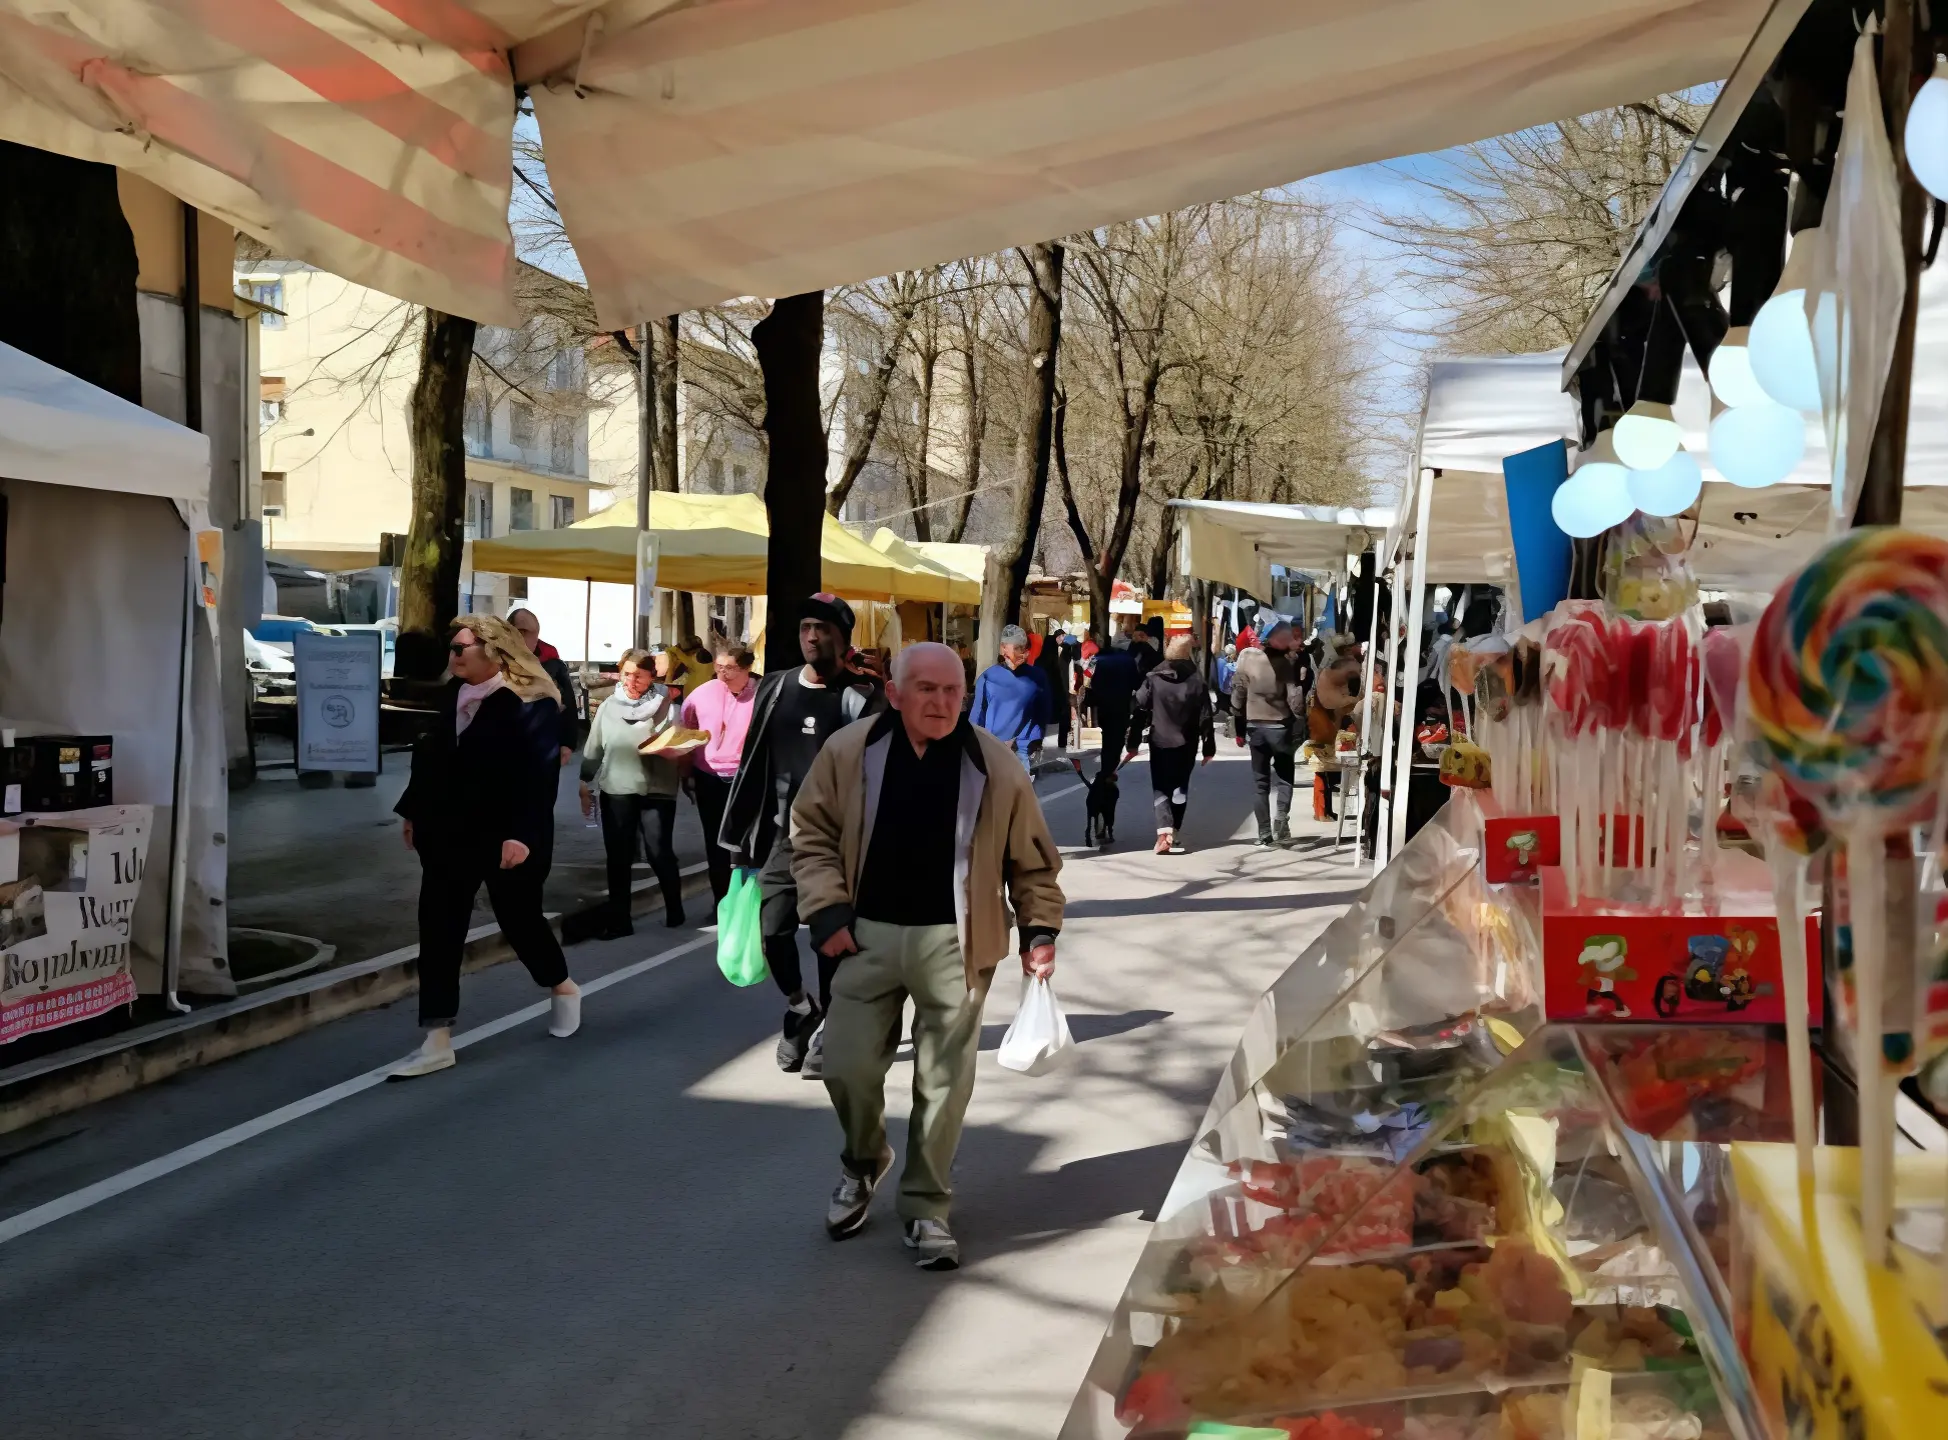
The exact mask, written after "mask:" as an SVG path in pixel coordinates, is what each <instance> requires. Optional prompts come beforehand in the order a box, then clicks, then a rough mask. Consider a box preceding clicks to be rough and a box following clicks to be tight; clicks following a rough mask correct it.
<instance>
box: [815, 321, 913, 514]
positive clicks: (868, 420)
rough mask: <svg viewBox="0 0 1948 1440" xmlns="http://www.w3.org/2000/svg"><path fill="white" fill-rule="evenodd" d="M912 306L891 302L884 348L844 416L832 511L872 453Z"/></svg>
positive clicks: (828, 499) (827, 501)
mask: <svg viewBox="0 0 1948 1440" xmlns="http://www.w3.org/2000/svg"><path fill="white" fill-rule="evenodd" d="M914 308H915V307H914V306H913V305H911V304H908V303H906V302H904V301H902V302H900V303H897V304H895V305H894V306H893V331H892V334H891V335H889V336H888V337H887V339H886V351H885V353H884V354H882V355H881V356H880V357H879V363H878V364H876V365H874V366H873V368H872V371H871V373H870V374H868V375H867V377H866V390H865V393H864V394H863V395H861V396H860V397H859V411H858V413H857V414H856V415H852V416H849V417H848V423H847V425H846V427H845V462H844V464H843V465H842V466H841V467H840V469H839V483H838V484H836V485H834V486H833V487H832V490H831V493H830V494H828V495H827V496H826V497H825V508H826V509H827V510H828V511H829V512H831V513H832V514H834V515H836V514H838V513H839V511H840V510H842V509H844V508H845V502H846V497H847V496H849V495H851V494H852V487H853V485H854V483H855V482H857V480H858V479H859V473H860V471H862V470H864V469H865V468H866V461H867V460H868V459H869V458H870V457H871V455H872V449H873V440H874V438H875V437H876V436H877V435H878V434H879V420H880V417H881V416H882V415H884V414H885V413H886V397H887V395H888V394H890V393H891V392H892V388H893V372H894V371H895V370H897V369H898V368H899V363H900V352H901V351H902V350H904V349H905V348H906V332H907V330H908V328H909V327H910V326H911V325H912V324H913V311H914Z"/></svg>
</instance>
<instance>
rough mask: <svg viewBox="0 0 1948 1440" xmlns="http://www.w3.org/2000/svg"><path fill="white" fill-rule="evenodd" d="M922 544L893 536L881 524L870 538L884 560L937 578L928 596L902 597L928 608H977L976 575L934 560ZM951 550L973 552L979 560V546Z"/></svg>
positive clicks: (978, 585) (977, 578) (977, 587)
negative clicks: (928, 605) (932, 606)
mask: <svg viewBox="0 0 1948 1440" xmlns="http://www.w3.org/2000/svg"><path fill="white" fill-rule="evenodd" d="M922 543H924V542H916V541H912V540H907V539H904V538H903V537H901V536H899V535H895V534H894V533H893V532H892V531H891V530H888V529H887V528H886V527H885V526H884V525H882V526H880V527H879V531H878V533H877V534H875V535H874V536H873V539H872V547H873V549H875V550H877V551H878V552H879V553H880V554H882V555H884V556H885V557H886V558H887V559H889V560H892V561H894V562H896V563H897V564H899V565H902V566H904V567H905V568H907V569H908V570H918V571H921V572H923V573H925V574H928V575H932V576H935V577H937V578H936V583H935V586H934V590H933V593H931V594H927V595H917V594H916V595H908V596H904V597H902V598H905V599H909V600H924V601H926V602H927V603H928V604H930V605H979V604H980V603H981V579H980V575H979V573H978V572H977V573H976V574H975V575H974V576H973V577H972V578H969V577H968V576H967V575H966V574H965V573H963V572H962V571H960V570H959V569H957V568H956V567H955V566H953V565H950V564H947V563H946V562H944V561H942V560H940V559H937V558H936V557H934V556H933V555H931V554H929V553H928V552H927V551H926V550H924V549H922V548H921V544H922ZM949 548H951V549H954V550H972V551H973V552H974V553H975V555H976V556H977V557H978V556H979V555H980V554H981V547H980V546H978V545H955V546H951V547H949Z"/></svg>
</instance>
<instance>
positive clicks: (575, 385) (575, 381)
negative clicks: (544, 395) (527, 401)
mask: <svg viewBox="0 0 1948 1440" xmlns="http://www.w3.org/2000/svg"><path fill="white" fill-rule="evenodd" d="M581 358H582V355H581V352H580V351H579V350H557V351H556V352H555V355H554V358H553V359H552V360H550V361H549V362H548V387H549V388H550V389H552V390H579V389H581V388H582V367H581V365H580V364H579V363H578V362H579V361H580V360H581Z"/></svg>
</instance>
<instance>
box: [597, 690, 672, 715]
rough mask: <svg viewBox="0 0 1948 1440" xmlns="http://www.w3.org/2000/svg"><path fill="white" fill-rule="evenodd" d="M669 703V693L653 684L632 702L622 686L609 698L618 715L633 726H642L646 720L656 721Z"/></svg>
mask: <svg viewBox="0 0 1948 1440" xmlns="http://www.w3.org/2000/svg"><path fill="white" fill-rule="evenodd" d="M668 703H669V691H667V690H665V689H664V688H663V687H662V686H661V685H655V684H652V685H651V686H650V687H649V688H648V689H647V690H645V691H643V693H642V694H641V696H639V697H638V698H637V699H634V700H631V699H630V698H629V697H628V696H627V695H625V694H624V693H623V691H622V687H621V686H620V685H618V686H616V688H615V690H614V692H613V693H612V694H611V695H610V696H609V704H611V705H613V706H615V707H616V713H617V714H618V715H620V716H621V717H622V718H623V719H624V720H626V721H628V722H629V723H630V724H631V725H640V724H641V723H642V722H643V721H645V720H654V719H655V718H656V716H657V712H658V711H659V710H660V709H661V708H662V707H663V706H665V705H667V704H668Z"/></svg>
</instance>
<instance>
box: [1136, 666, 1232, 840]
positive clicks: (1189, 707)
mask: <svg viewBox="0 0 1948 1440" xmlns="http://www.w3.org/2000/svg"><path fill="white" fill-rule="evenodd" d="M1163 653H1164V658H1163V659H1162V660H1161V661H1159V662H1158V663H1157V665H1156V666H1155V667H1154V668H1153V669H1152V670H1151V671H1150V673H1149V674H1147V675H1145V676H1144V677H1143V683H1142V684H1141V685H1139V686H1137V687H1136V696H1135V698H1134V699H1133V700H1132V702H1131V705H1130V738H1129V743H1128V745H1127V746H1126V747H1125V748H1126V749H1127V750H1128V751H1129V755H1130V758H1131V759H1135V758H1136V751H1137V747H1138V746H1140V745H1141V744H1142V743H1143V732H1144V729H1145V728H1146V727H1147V728H1148V729H1149V732H1150V788H1151V789H1152V790H1153V791H1155V792H1156V807H1157V854H1159V855H1182V854H1184V853H1185V847H1184V844H1183V842H1182V841H1181V840H1180V839H1179V838H1178V837H1179V835H1181V834H1182V832H1183V828H1184V809H1185V807H1186V806H1188V805H1189V804H1190V775H1191V771H1192V770H1194V769H1196V768H1197V750H1198V746H1199V745H1200V744H1201V745H1202V746H1203V750H1204V761H1205V763H1206V764H1209V763H1210V759H1211V757H1212V756H1213V755H1215V754H1216V753H1217V735H1216V732H1215V730H1214V728H1213V724H1212V719H1213V714H1214V712H1213V710H1212V707H1211V692H1210V690H1209V688H1208V687H1206V685H1205V684H1204V677H1203V676H1202V675H1200V674H1198V673H1197V667H1196V666H1195V665H1193V664H1192V663H1191V658H1190V636H1188V635H1179V636H1177V637H1176V638H1175V639H1173V640H1172V641H1171V642H1170V643H1169V644H1168V645H1167V646H1165V648H1164V652H1163Z"/></svg>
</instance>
